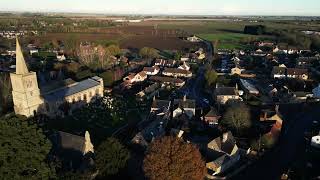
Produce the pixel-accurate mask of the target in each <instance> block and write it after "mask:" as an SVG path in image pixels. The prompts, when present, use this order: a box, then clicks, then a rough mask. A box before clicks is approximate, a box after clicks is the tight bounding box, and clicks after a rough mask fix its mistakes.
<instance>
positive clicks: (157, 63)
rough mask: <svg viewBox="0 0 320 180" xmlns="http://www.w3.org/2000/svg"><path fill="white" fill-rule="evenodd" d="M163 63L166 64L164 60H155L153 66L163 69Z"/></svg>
mask: <svg viewBox="0 0 320 180" xmlns="http://www.w3.org/2000/svg"><path fill="white" fill-rule="evenodd" d="M165 63H166V60H165V59H156V61H155V62H154V65H155V66H161V67H163V66H164V65H165Z"/></svg>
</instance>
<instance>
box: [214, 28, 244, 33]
mask: <svg viewBox="0 0 320 180" xmlns="http://www.w3.org/2000/svg"><path fill="white" fill-rule="evenodd" d="M217 31H220V32H226V33H237V34H244V33H243V31H240V30H234V29H217Z"/></svg>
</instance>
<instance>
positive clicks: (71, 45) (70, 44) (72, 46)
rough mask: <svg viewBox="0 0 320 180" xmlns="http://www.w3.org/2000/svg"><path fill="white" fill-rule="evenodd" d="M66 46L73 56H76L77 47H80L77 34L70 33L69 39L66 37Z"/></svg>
mask: <svg viewBox="0 0 320 180" xmlns="http://www.w3.org/2000/svg"><path fill="white" fill-rule="evenodd" d="M64 46H65V48H66V50H67V51H68V52H69V53H70V54H71V55H72V56H75V54H76V49H77V47H78V42H77V36H76V35H70V36H69V37H68V39H66V41H65V42H64Z"/></svg>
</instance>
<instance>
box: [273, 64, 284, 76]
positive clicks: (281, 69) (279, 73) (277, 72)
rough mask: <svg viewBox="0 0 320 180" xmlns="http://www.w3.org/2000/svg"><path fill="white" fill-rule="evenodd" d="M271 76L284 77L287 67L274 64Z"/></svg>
mask: <svg viewBox="0 0 320 180" xmlns="http://www.w3.org/2000/svg"><path fill="white" fill-rule="evenodd" d="M271 77H272V78H274V79H282V78H285V77H286V68H285V67H278V66H274V67H273V69H272V72H271Z"/></svg>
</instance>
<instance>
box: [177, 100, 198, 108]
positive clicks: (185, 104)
mask: <svg viewBox="0 0 320 180" xmlns="http://www.w3.org/2000/svg"><path fill="white" fill-rule="evenodd" d="M174 105H175V106H176V105H178V107H180V108H196V101H195V100H193V99H186V100H185V101H184V100H183V99H175V100H174Z"/></svg>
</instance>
